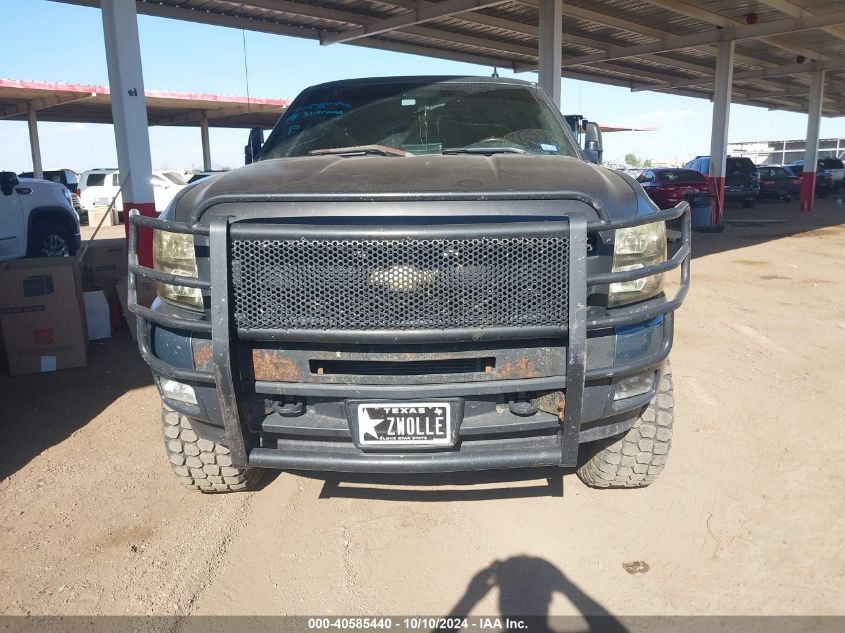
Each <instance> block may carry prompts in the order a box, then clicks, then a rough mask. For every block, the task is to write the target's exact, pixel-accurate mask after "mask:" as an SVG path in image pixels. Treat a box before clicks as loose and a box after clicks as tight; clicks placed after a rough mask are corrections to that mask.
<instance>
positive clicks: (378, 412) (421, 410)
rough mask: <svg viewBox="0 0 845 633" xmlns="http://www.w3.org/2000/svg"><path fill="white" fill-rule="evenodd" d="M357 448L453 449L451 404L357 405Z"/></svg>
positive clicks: (372, 403) (386, 403) (396, 403)
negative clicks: (432, 447) (433, 447)
mask: <svg viewBox="0 0 845 633" xmlns="http://www.w3.org/2000/svg"><path fill="white" fill-rule="evenodd" d="M356 413H357V414H358V415H357V418H358V419H357V434H358V438H357V439H358V445H359V446H366V447H374V446H377V447H379V448H392V447H397V448H398V447H402V446H417V447H425V446H452V445H453V444H454V434H453V432H452V431H453V428H452V425H453V423H454V422H453V407H452V403H451V402H412V403H408V402H367V403H359V404H358V405H357V411H356Z"/></svg>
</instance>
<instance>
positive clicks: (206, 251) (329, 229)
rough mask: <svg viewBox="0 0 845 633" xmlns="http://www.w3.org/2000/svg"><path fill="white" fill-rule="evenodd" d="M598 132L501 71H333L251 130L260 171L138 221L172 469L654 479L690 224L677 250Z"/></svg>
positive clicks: (200, 188)
mask: <svg viewBox="0 0 845 633" xmlns="http://www.w3.org/2000/svg"><path fill="white" fill-rule="evenodd" d="M327 102H331V103H332V104H337V107H336V108H332V109H331V111H328V110H326V108H325V104H326V103H327ZM314 112H318V113H319V115H320V116H307V115H303V113H314ZM588 125H590V124H588ZM592 125H593V126H595V129H590V130H588V134H589V135H590V138H591V140H590V141H589V144H588V145H589V146H588V147H585V148H583V149H582V148H581V147H579V146H578V144H577V141H576V139H575V138H574V137H573V135H572V133H571V131H570V128H569V126H568V125H567V123H566V121H565V119H564V118H563V116H562V115H561V113H560V110H559V108H558V107H557V106H556V105H555V104H554V103H553V102H552V101H551V99H550V98H549V96H548V95H547V94H546V93H545V91H543V90H542V89H541V88H539V87H537V86H536V85H534V84H531V83H528V82H525V81H519V80H517V79H512V78H490V77H452V78H449V77H443V78H439V77H388V78H384V77H382V78H373V79H357V80H347V81H337V82H332V83H329V84H323V85H320V86H314V87H311V88H308V89H306V90H305V91H304V92H303V93H302V94H301V95H300V96H299V97H297V99H296V100H295V101H294V103H293V104H292V105H291V107H290V108H288V110H287V112H286V113H285V114H284V115H283V116H282V118H281V119H280V120H279V121H278V123H277V124H276V126H275V129H274V130H273V132H272V134H271V135H270V137H269V138H268V139H267V141H266V143H265V142H263V138H262V135H261V130H260V128H256V129H255V130H253V131H252V132H251V133H250V140H249V143H248V145H247V151H246V152H245V157H246V158H248V159H249V160H255V162H253V163H252V164H249V165H247V166H245V167H242V168H240V169H236V170H233V171H231V172H229V173H226V174H222V175H220V176H216V177H213V178H205V179H203V180H200V181H199V182H197V183H196V184H194V185H191V186H190V187H189V188H188V189H187V190H185V191H184V192H183V193H182V194H180V195H179V197H178V198H177V199H176V201H175V203H174V204H173V205H171V206H170V207H169V208H168V210H167V211H166V212H165V213H164V214H162V217H161V218H159V219H150V218H145V219H144V223H145V224H146V225H147V226H150V227H152V228H154V229H155V237H154V245H153V263H152V264H153V266H154V269H150V268H136V269H133V271H132V273H131V274H132V275H135V276H140V277H142V278H147V279H150V280H153V279H155V280H168V281H166V282H165V283H161V284H159V286H158V287H159V290H158V292H159V298H160V300H159V301H157V302H155V303H154V304H153V306H152V308H151V309H142V308H141V307H139V305H138V303H137V300H136V297H135V296H134V287H132V289H131V290H130V294H129V305H130V308H131V309H132V310H133V311H134V312H135V313H136V314H138V315H139V318H140V319H141V320H142V322H143V324H144V325H145V326H144V327H139V328H138V345H139V348H140V351H141V354H142V356H143V357H144V359H145V360H146V361H147V362H149V363H150V365H151V367H152V371H153V374H154V375H155V381H156V384H157V386H158V389H159V393H160V395H161V397H162V422H163V436H164V437H163V439H164V446H163V448H164V451H166V452H167V455H168V459H169V462H170V464H171V465H172V468H173V471H174V473H175V474H176V476H177V477H178V479H179V481H181V482H182V483H183V484H184V485H186V486H187V487H189V488H191V489H195V490H201V491H209V492H226V491H235V490H244V489H247V488H250V487H253V486H255V485H257V484H258V482H259V481H260V478H261V469H262V468H283V469H295V470H298V469H307V470H331V471H341V472H344V471H345V472H350V471H351V472H365V473H367V472H369V473H373V472H376V473H395V474H400V475H401V474H408V473H414V472H418V473H419V472H428V473H440V472H453V471H461V470H475V469H497V468H503V467H510V468H516V467H523V466H532V467H537V466H566V467H576V468H578V471H577V472H578V474H579V476H580V477H581V478H582V480H583V481H585V482H586V483H587V484H589V485H591V486H596V487H602V488H607V487H616V488H633V487H639V486H645V485H648V484H649V483H650V482H652V481H653V480H654V479H655V478H656V477H657V476H658V474H659V473H660V472H661V470H662V469H663V467H664V463H665V460H666V453H667V451H668V450H669V443H670V439H671V436H672V420H673V414H672V406H673V405H672V402H673V400H672V386H671V385H672V382H671V374H670V372H669V367H668V364H667V363H666V360H665V359H666V357H667V355H668V354H669V350H670V348H671V345H672V323H673V315H674V310H675V309H676V308H677V307H678V306H679V305H680V301H681V300H682V299H683V297H684V296H685V295H686V292H687V290H688V288H689V254H688V253H689V250H688V249H689V245H690V238H689V232H687V231H684V232H683V233H684V235H683V240H684V244H683V248H682V249H681V250H679V251H678V253H679V254H678V255H675V256H674V257H673V258H672V259H671V260H669V259H668V258H667V241H666V226H665V222H666V221H667V220H672V219H675V218H681V217H683V219H684V222H688V221H689V220H690V217H689V214H690V211H689V205H688V204H687V203H686V202H681V203H680V204H679V205H678V206H677V207H675V208H674V209H671V210H667V211H660V210H659V209H658V208H657V206H656V205H655V204H654V203H653V202H652V201H651V200H650V199H649V198H648V196H647V195H646V194H645V192H644V191H643V189H642V187H640V186H639V185H638V184H637V182H636V180H634V179H633V178H631V177H630V176H628V175H625V174H620V173H618V172H616V171H613V170H611V169H607V168H605V167H602V166H601V165H599V164H598V162H599V160H600V158H599V157H600V156H601V152H602V147H601V140H600V133H599V130H598V126H597V125H595V124H594V123H592ZM588 151H589V153H588ZM588 156H591V157H592V159H591V160H587V157H588ZM139 220H140V218H139V217H138V216H133V217H132V218H130V222H132V224H133V225H136V226H137V222H138V221H139ZM131 234H132V235H135V233H134V231H131ZM195 245H196V246H198V247H195ZM129 249H130V259H131V260H133V261H134V257H135V256H136V255H137V253H138V244H137V240H136V239H132V240H130V244H129ZM679 267H680V268H681V270H682V274H681V277H680V279H681V290H680V291H679V292H678V294H677V295H676V296H677V298H674V299H673V298H672V297H673V296H675V292H674V291H672V292H671V293H668V294H667V293H664V291H663V287H662V286H663V272H664V271H667V270H670V269H672V268H679ZM130 286H132V285H131V284H130ZM153 324H155V325H153ZM151 333H154V337H155V338H154V339H153V340H151V339H150V336H151ZM161 341H166V344H165V343H162V342H161ZM587 341H589V344H586V343H587ZM212 348H213V349H212ZM192 349H193V350H195V351H194V353H193V355H192V354H191V352H190V350H192ZM185 350H188V356H187V361H186V360H185V358H186V357H185ZM212 351H213V353H212ZM195 359H196V360H195ZM585 380H586V385H585ZM591 442H595V443H593V444H590V443H591ZM164 451H163V452H164ZM634 458H636V459H634Z"/></svg>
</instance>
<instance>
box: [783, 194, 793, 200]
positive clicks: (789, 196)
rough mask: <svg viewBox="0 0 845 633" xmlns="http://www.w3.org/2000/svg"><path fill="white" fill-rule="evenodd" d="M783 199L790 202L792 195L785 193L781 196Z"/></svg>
mask: <svg viewBox="0 0 845 633" xmlns="http://www.w3.org/2000/svg"><path fill="white" fill-rule="evenodd" d="M783 201H784V202H792V196H791V195H789V194H786V195H785V196H784V197H783Z"/></svg>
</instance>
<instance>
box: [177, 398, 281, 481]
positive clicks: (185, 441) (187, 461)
mask: <svg viewBox="0 0 845 633" xmlns="http://www.w3.org/2000/svg"><path fill="white" fill-rule="evenodd" d="M161 423H162V427H163V431H164V446H165V449H166V450H167V458H168V460H169V461H170V467H171V468H172V469H173V473H174V474H175V475H176V478H177V479H178V480H179V481H180V482H182V484H183V485H184V486H186V487H187V488H190V489H191V490H200V491H202V492H235V491H244V490H251V489H252V488H255V486H256V485H258V484H259V483H260V482H261V478H262V477H263V475H264V471H263V470H261V469H260V468H233V467H232V458H231V457H229V449H228V448H227V447H226V446H223V444H217V443H215V442H212V441H210V440H205V439H201V438H199V437H198V436H197V434H196V433H195V432H194V427H193V426H192V425H191V418H189V417H188V416H186V415H183V414H181V413H178V412H177V411H174V410H173V409H171V408H170V407H168V406H167V405H166V404H164V403H162V405H161Z"/></svg>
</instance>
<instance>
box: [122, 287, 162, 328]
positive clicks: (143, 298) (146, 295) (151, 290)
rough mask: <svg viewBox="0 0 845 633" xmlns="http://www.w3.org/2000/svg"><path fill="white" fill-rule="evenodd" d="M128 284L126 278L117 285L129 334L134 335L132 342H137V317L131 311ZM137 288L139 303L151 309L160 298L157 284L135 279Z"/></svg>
mask: <svg viewBox="0 0 845 633" xmlns="http://www.w3.org/2000/svg"><path fill="white" fill-rule="evenodd" d="M128 284H129V281H128V279H126V278H124V279H121V280H120V282H119V283H118V284H117V296H118V297H120V307H121V308H122V309H123V318H124V319H126V327H128V328H129V334H131V335H132V340H133V341H136V340H138V333H137V325H138V324H137V318H136V317H135V315H134V314H132V313H131V312H130V311H129V306H128V296H127V294H128V289H129V286H128ZM135 288H136V291H137V294H138V303H139V304H140V305H142V306H145V307H147V308H149V307H150V306H151V305H152V304H153V301H155V298H156V297H157V296H158V289H157V284H156V283H155V282H154V281H150V280H149V279H144V278H143V277H135Z"/></svg>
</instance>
